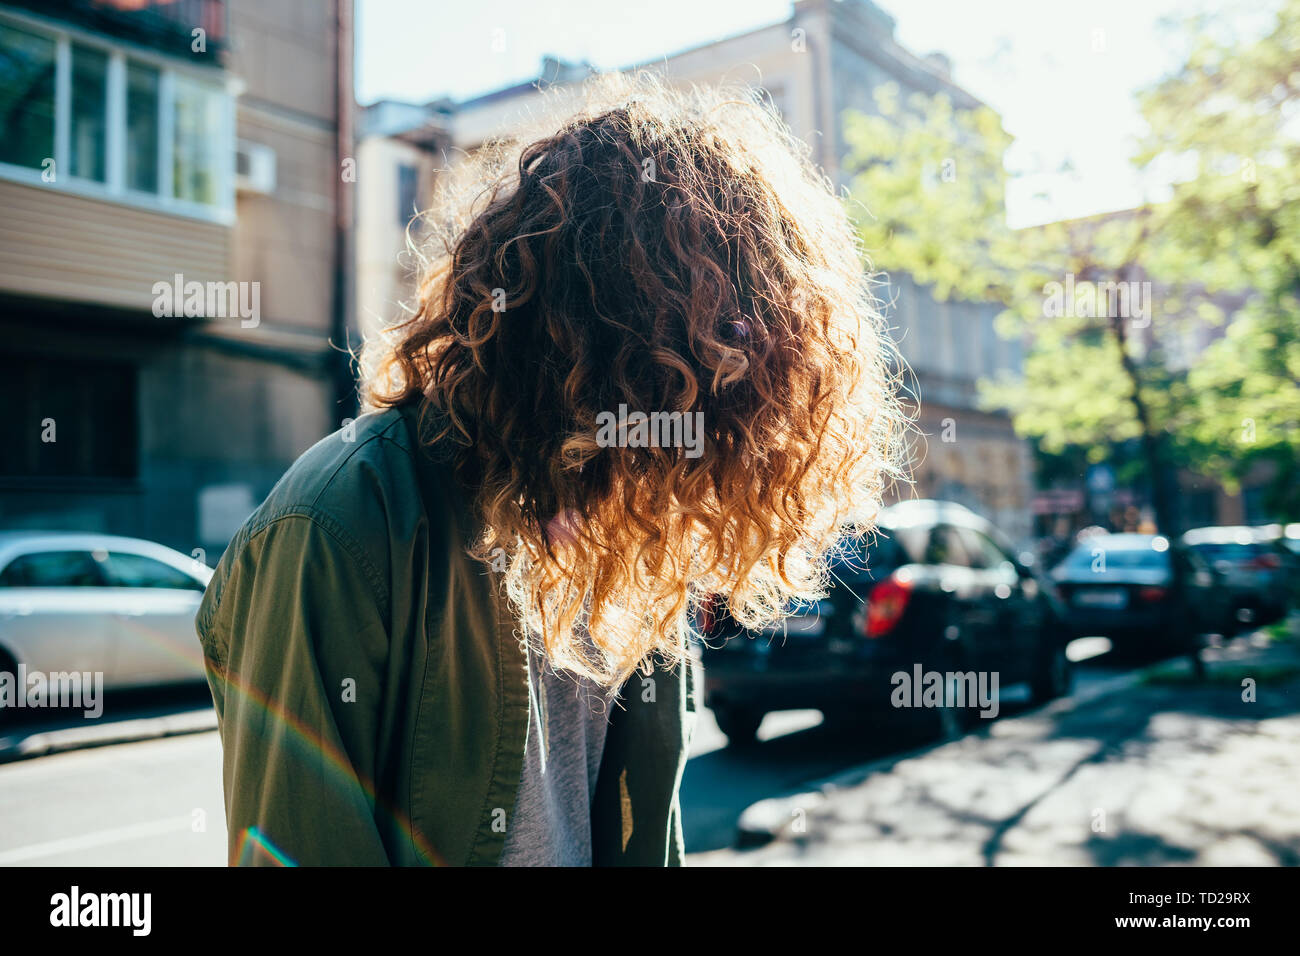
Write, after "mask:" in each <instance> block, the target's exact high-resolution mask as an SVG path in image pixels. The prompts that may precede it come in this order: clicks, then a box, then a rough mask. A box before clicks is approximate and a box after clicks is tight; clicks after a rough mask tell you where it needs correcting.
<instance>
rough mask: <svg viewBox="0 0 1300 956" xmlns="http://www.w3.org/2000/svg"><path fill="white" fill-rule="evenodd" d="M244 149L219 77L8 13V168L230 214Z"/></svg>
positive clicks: (193, 211)
mask: <svg viewBox="0 0 1300 956" xmlns="http://www.w3.org/2000/svg"><path fill="white" fill-rule="evenodd" d="M174 64H175V65H174ZM234 147H235V142H234V123H233V109H232V103H231V96H230V94H229V92H228V91H227V89H226V86H225V82H224V80H223V79H222V77H221V75H220V74H219V73H216V72H215V71H209V70H203V71H199V70H194V69H188V68H186V67H185V66H184V64H183V63H177V61H174V60H170V59H166V58H161V57H154V56H151V55H150V54H148V53H136V52H135V51H131V52H127V51H126V50H124V49H121V48H118V47H116V46H113V45H110V44H109V43H107V42H100V41H99V39H98V38H97V37H87V38H85V39H82V38H81V37H80V36H78V37H77V38H75V39H74V38H73V37H71V36H69V35H68V34H65V33H62V32H61V31H59V30H58V28H56V27H50V28H46V27H42V26H35V25H32V26H29V25H28V24H26V23H17V22H15V21H13V20H11V19H10V18H8V17H7V16H6V15H5V14H3V13H0V176H4V177H6V178H9V179H17V180H19V181H22V182H35V183H38V184H42V185H46V186H52V187H53V188H56V189H60V188H66V189H72V190H75V191H78V192H82V193H85V194H89V195H93V196H96V197H104V198H117V199H121V200H123V201H128V202H131V203H133V204H137V205H148V206H161V207H163V209H164V210H166V211H170V212H178V213H183V214H186V215H193V216H198V217H200V218H221V219H228V218H229V216H230V215H231V211H232V210H233V207H234V154H235V148H234Z"/></svg>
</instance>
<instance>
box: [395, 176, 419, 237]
mask: <svg viewBox="0 0 1300 956" xmlns="http://www.w3.org/2000/svg"><path fill="white" fill-rule="evenodd" d="M419 180H420V172H419V170H418V169H416V168H415V167H414V166H408V165H407V164H406V163H402V164H401V165H400V166H398V167H397V224H398V225H399V226H401V227H402V228H403V229H405V228H406V224H407V223H409V222H410V221H411V217H413V216H414V215H415V213H416V203H417V202H418V201H419V199H418V195H417V192H418V189H419Z"/></svg>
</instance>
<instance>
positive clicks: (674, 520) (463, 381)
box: [198, 75, 905, 865]
mask: <svg viewBox="0 0 1300 956" xmlns="http://www.w3.org/2000/svg"><path fill="white" fill-rule="evenodd" d="M425 220H426V227H427V228H426V239H425V243H426V244H425V245H424V246H423V247H422V248H421V250H420V252H421V256H422V258H423V260H424V266H425V268H424V273H423V277H422V280H421V283H420V287H419V292H418V297H417V302H416V304H415V307H414V308H413V309H412V310H411V314H410V316H409V317H408V318H407V319H406V320H405V321H403V322H401V323H400V324H398V325H396V326H394V327H392V328H390V329H387V330H386V331H385V332H384V334H382V335H381V336H378V337H376V338H375V339H373V340H372V341H370V342H368V343H367V344H366V347H365V350H364V354H363V360H364V365H365V371H366V378H365V382H364V386H365V390H366V398H367V401H368V404H369V406H370V407H371V408H372V409H373V411H371V412H369V413H368V414H366V415H363V416H362V417H361V418H360V419H359V420H358V421H357V422H355V423H354V424H353V425H351V426H349V428H348V429H345V430H344V431H343V432H340V433H337V434H335V435H333V436H330V437H328V438H326V439H324V440H323V441H322V442H320V443H319V444H317V445H316V446H315V447H314V448H312V449H311V450H310V451H308V452H307V453H306V454H305V455H304V456H303V457H302V458H301V459H300V460H299V461H298V462H297V463H296V464H295V465H294V466H293V467H292V468H291V469H290V470H289V472H288V473H287V474H286V475H285V476H284V478H283V479H282V480H281V481H280V482H279V484H277V486H276V487H275V489H274V490H273V491H272V492H271V495H270V497H269V498H268V499H267V500H266V502H265V503H264V504H263V505H262V506H261V507H260V508H259V509H258V511H257V512H256V513H255V514H254V515H253V516H252V518H250V519H249V521H248V523H247V524H246V525H245V526H244V528H243V529H241V531H240V532H239V534H238V535H237V536H236V538H235V540H234V541H233V542H232V544H231V546H230V548H229V549H228V550H227V551H226V554H225V556H224V557H223V559H222V561H221V564H220V566H219V568H218V569H217V572H216V575H215V576H214V578H213V581H212V584H211V586H210V587H209V589H208V593H207V596H206V598H205V600H204V602H203V606H202V608H201V610H200V614H199V620H198V630H199V633H200V636H201V638H202V642H203V645H204V649H205V654H206V658H207V662H208V673H209V682H210V685H211V687H212V691H213V695H214V698H215V701H216V704H217V712H218V716H219V719H220V726H221V735H222V742H223V746H224V752H225V767H224V770H225V792H226V811H227V820H228V825H229V828H230V848H231V860H232V862H235V863H262V862H270V863H274V862H281V863H282V862H285V861H286V860H287V861H293V862H299V863H346V864H422V863H447V864H487V865H536V864H559V865H574V864H577V865H591V864H595V865H605V864H643V865H644V864H653V865H664V864H676V863H680V861H681V856H682V852H683V848H682V838H681V820H680V810H679V805H678V799H677V791H678V786H679V784H680V781H681V774H682V770H683V768H684V765H685V757H686V747H687V743H688V741H689V731H690V724H691V721H692V719H693V716H694V713H693V712H694V710H695V709H696V706H697V704H696V695H695V686H696V684H697V682H698V681H697V678H696V675H695V673H694V672H695V669H696V668H697V667H698V665H697V664H696V663H694V662H693V660H692V659H691V657H690V655H689V654H688V636H689V634H690V625H691V620H692V616H693V613H694V612H695V610H696V609H697V608H698V607H699V605H700V603H701V602H702V601H704V600H706V599H708V598H710V597H712V596H714V595H724V596H725V599H726V600H727V602H728V607H729V610H730V613H731V614H732V615H733V616H734V617H735V618H736V620H737V621H738V622H740V623H741V624H743V625H746V626H750V627H756V626H761V625H763V624H765V623H769V622H772V621H775V620H777V619H779V617H780V616H781V615H782V613H783V611H784V609H785V608H786V607H788V606H789V604H790V602H791V601H793V600H800V599H802V600H808V599H813V598H815V597H816V596H817V595H818V594H820V593H822V592H823V591H824V589H825V587H826V584H827V581H826V566H825V556H826V555H827V553H828V552H829V551H830V550H831V549H832V548H833V547H835V546H836V545H837V543H838V542H839V539H840V538H841V537H842V536H844V535H857V534H862V533H865V532H866V531H868V530H869V529H870V528H871V525H872V520H873V517H874V514H875V511H876V509H877V508H878V507H879V505H880V500H881V496H882V493H883V490H884V487H885V484H886V482H887V481H889V480H890V479H891V478H892V477H893V475H894V473H895V470H896V457H897V456H896V454H895V450H896V448H897V447H898V439H899V436H900V433H901V431H902V428H903V426H904V424H905V423H904V421H903V417H902V415H901V414H900V412H899V409H898V405H897V402H896V400H895V395H894V381H893V375H894V372H893V369H895V368H896V366H895V364H894V360H893V356H892V353H891V352H890V350H889V345H888V342H887V339H886V338H885V336H884V335H883V333H882V331H881V328H880V325H879V319H878V317H877V314H876V312H875V311H874V309H873V307H872V299H871V296H870V293H869V290H868V279H867V276H866V274H865V273H864V267H863V260H862V257H861V255H860V251H859V249H858V248H857V245H856V242H855V238H854V234H853V230H852V228H851V226H850V224H849V221H848V219H847V217H846V214H845V212H844V210H843V209H842V207H841V205H840V203H839V202H838V200H837V199H836V198H835V196H834V195H833V194H832V192H831V191H830V189H829V188H828V185H827V183H826V182H825V181H824V180H823V179H822V178H820V177H819V176H818V175H817V173H816V172H815V171H814V170H813V168H812V167H811V166H810V165H809V163H808V161H807V159H806V154H805V152H804V151H803V150H802V149H800V148H799V146H798V144H797V143H796V142H795V141H794V140H792V138H791V137H790V135H789V133H788V131H787V130H786V129H785V127H784V126H783V125H782V124H781V122H780V121H779V119H777V118H776V117H775V116H774V115H773V113H772V112H771V111H770V110H769V109H768V108H766V107H765V106H764V105H763V103H762V102H761V101H760V100H758V99H756V98H755V97H754V96H752V95H750V94H745V93H738V94H730V95H724V94H722V93H720V92H718V91H711V90H693V91H689V92H680V91H673V90H670V89H668V88H666V87H665V86H664V85H663V84H661V83H659V82H658V81H656V80H654V79H652V78H649V77H647V76H644V75H643V76H638V77H634V78H627V77H622V76H614V77H602V78H599V79H597V80H595V81H593V82H591V83H589V84H588V86H587V87H586V89H585V90H584V97H583V102H582V107H581V109H580V110H579V111H578V112H576V113H572V112H571V113H570V115H568V116H567V117H566V118H565V119H564V120H563V121H561V122H556V123H552V124H551V125H550V127H549V128H547V129H543V130H542V131H540V132H538V133H536V134H534V135H525V136H521V137H519V138H518V139H516V140H514V141H511V142H508V143H505V142H503V143H497V144H494V145H493V146H491V147H488V148H484V149H483V150H480V151H479V152H478V153H477V154H475V155H474V156H473V157H471V158H470V160H469V161H467V162H466V163H464V164H462V165H461V166H460V167H459V168H458V169H456V170H453V171H449V172H446V173H444V174H443V189H442V194H441V195H440V196H439V197H437V201H436V202H435V204H434V206H433V207H432V209H431V211H430V212H429V213H428V214H427V215H426V217H425Z"/></svg>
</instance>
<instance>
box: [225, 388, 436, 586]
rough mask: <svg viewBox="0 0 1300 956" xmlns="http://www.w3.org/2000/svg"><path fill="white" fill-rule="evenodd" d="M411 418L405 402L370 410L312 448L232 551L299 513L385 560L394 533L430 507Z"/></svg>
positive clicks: (278, 485) (299, 516)
mask: <svg viewBox="0 0 1300 956" xmlns="http://www.w3.org/2000/svg"><path fill="white" fill-rule="evenodd" d="M406 419H407V411H406V410H404V409H402V408H388V409H384V410H382V411H378V412H371V413H367V414H364V415H361V416H359V417H358V418H357V419H355V420H354V421H351V422H348V423H347V424H346V425H344V427H343V428H340V429H339V430H338V431H336V432H334V433H333V434H330V435H327V436H325V437H324V438H322V439H321V440H320V441H318V442H317V443H316V444H315V445H313V446H312V447H311V448H309V449H307V451H305V452H304V453H303V454H302V455H301V456H300V457H299V458H298V460H297V461H295V462H294V463H293V464H292V465H291V466H290V467H289V469H288V471H286V472H285V473H284V475H283V477H281V478H280V480H279V481H278V482H276V484H275V487H274V488H272V489H271V492H270V494H269V495H267V497H266V500H265V501H263V502H262V504H261V505H260V506H259V507H258V508H257V510H256V511H254V512H253V514H252V515H251V516H250V517H249V518H248V520H247V521H246V522H245V523H244V526H243V527H242V528H241V529H240V531H239V533H238V534H237V535H236V537H235V539H234V540H233V541H232V542H231V544H230V549H229V550H231V551H236V550H238V549H239V548H241V547H242V546H244V545H246V544H247V542H248V541H249V540H251V539H253V538H255V537H257V536H258V535H259V534H261V533H262V532H264V531H265V530H267V529H268V528H271V527H273V526H275V525H276V524H278V523H283V522H285V521H287V520H289V519H301V520H305V521H308V522H310V523H312V524H314V525H316V526H318V527H320V528H321V529H323V530H324V531H326V532H328V533H329V534H330V535H332V536H333V537H334V538H336V539H338V540H339V541H340V542H341V543H342V544H344V545H345V546H347V548H348V550H350V551H353V552H355V553H357V554H358V555H360V556H363V557H364V558H366V559H369V560H370V561H372V562H379V561H380V560H381V559H382V558H383V557H385V556H386V555H387V553H388V551H389V547H388V545H389V542H390V540H391V539H392V537H393V536H394V535H402V536H404V535H406V534H408V533H410V531H411V529H412V528H414V526H415V525H416V524H417V523H418V521H419V520H420V518H421V516H422V514H423V510H424V506H423V500H422V497H421V494H420V479H419V475H418V467H417V464H416V462H417V454H418V449H417V446H416V444H415V439H414V437H413V435H412V432H411V428H410V426H409V425H408V422H407V420H406ZM381 570H382V569H381Z"/></svg>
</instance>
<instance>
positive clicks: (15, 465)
mask: <svg viewBox="0 0 1300 956" xmlns="http://www.w3.org/2000/svg"><path fill="white" fill-rule="evenodd" d="M136 378H137V372H136V368H135V367H134V366H132V365H128V364H125V363H117V362H85V361H69V360H66V359H59V360H51V359H47V358H43V357H38V356H26V355H5V356H3V357H0V407H3V408H5V409H7V410H8V411H7V412H6V413H5V414H4V415H0V448H4V450H5V451H4V454H3V455H0V477H5V478H108V479H131V478H134V477H136V472H137V468H138V465H137V457H138V454H137V445H138V437H137V435H138V426H137V422H138V411H137V408H136V387H137V386H136Z"/></svg>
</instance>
